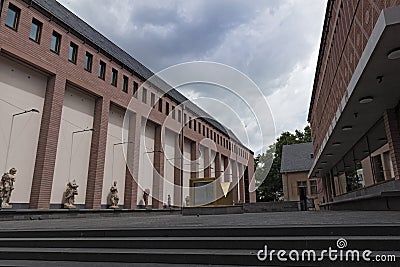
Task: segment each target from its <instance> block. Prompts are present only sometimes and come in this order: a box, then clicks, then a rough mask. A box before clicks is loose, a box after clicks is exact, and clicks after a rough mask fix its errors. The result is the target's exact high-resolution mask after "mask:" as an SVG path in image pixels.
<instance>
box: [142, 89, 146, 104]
mask: <svg viewBox="0 0 400 267" xmlns="http://www.w3.org/2000/svg"><path fill="white" fill-rule="evenodd" d="M142 102H143V103H145V104H147V89H146V88H144V87H143V91H142Z"/></svg>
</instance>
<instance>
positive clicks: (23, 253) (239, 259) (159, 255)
mask: <svg viewBox="0 0 400 267" xmlns="http://www.w3.org/2000/svg"><path fill="white" fill-rule="evenodd" d="M257 252H258V251H256V250H214V249H211V250H204V249H192V250H190V249H181V250H177V249H114V248H109V249H95V248H86V249H82V248H4V247H3V248H0V259H1V260H3V261H4V260H15V259H18V260H30V261H32V260H33V261H78V262H103V263H104V262H119V263H130V262H134V263H152V264H174V265H177V264H192V265H193V264H202V265H207V264H209V265H228V266H229V265H239V266H398V262H399V261H400V253H398V252H397V253H395V252H391V253H389V252H385V251H376V252H374V253H373V254H371V255H370V256H369V258H370V259H371V261H370V262H366V261H364V260H362V258H361V260H359V261H357V257H355V258H354V259H352V258H351V256H349V259H350V260H347V261H346V260H345V259H346V258H345V256H343V258H342V260H340V256H338V257H337V259H336V260H335V261H332V260H331V259H330V258H329V257H328V255H326V253H325V254H322V256H321V251H316V256H315V260H314V258H313V257H312V256H311V257H310V258H308V254H305V261H301V262H300V261H285V262H283V261H281V260H279V259H278V257H277V255H276V253H274V254H273V256H272V257H270V258H267V259H265V260H264V261H261V260H259V259H258V257H257ZM285 252H286V258H288V256H287V255H288V254H289V253H290V251H285ZM299 254H300V255H301V254H302V251H299ZM338 255H339V254H338ZM376 255H380V259H382V255H386V256H385V257H386V259H387V260H389V255H393V256H394V257H395V258H394V259H393V258H391V257H390V261H386V262H379V264H378V263H377V262H376V258H375V256H376ZM299 257H300V258H301V256H299ZM396 261H397V262H396Z"/></svg>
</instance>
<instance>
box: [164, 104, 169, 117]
mask: <svg viewBox="0 0 400 267" xmlns="http://www.w3.org/2000/svg"><path fill="white" fill-rule="evenodd" d="M165 115H167V116H168V115H169V103H168V102H165Z"/></svg>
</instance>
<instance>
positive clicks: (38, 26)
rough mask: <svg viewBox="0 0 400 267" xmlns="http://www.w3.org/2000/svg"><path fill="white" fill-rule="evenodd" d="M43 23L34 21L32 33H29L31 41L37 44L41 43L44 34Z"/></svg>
mask: <svg viewBox="0 0 400 267" xmlns="http://www.w3.org/2000/svg"><path fill="white" fill-rule="evenodd" d="M42 27H43V23H41V22H40V21H38V20H37V19H32V25H31V32H30V33H29V39H31V40H32V41H34V42H36V43H40V36H41V34H42Z"/></svg>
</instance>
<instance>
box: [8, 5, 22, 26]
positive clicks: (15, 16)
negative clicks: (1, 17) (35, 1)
mask: <svg viewBox="0 0 400 267" xmlns="http://www.w3.org/2000/svg"><path fill="white" fill-rule="evenodd" d="M20 13H21V9H19V8H18V7H16V6H14V5H12V4H9V5H8V11H7V17H6V25H7V26H8V27H10V28H11V29H13V30H17V29H18V22H19V15H20Z"/></svg>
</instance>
